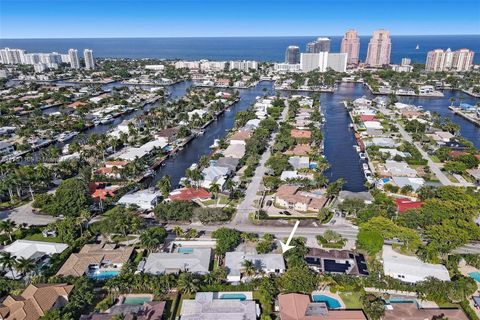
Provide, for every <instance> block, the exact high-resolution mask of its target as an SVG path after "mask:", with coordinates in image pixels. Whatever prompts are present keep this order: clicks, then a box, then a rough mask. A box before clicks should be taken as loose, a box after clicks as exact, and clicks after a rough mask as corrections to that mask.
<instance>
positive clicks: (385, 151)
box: [378, 148, 412, 159]
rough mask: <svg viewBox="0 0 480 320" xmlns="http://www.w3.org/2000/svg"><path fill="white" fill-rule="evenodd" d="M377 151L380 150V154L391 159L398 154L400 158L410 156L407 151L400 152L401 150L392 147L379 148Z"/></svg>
mask: <svg viewBox="0 0 480 320" xmlns="http://www.w3.org/2000/svg"><path fill="white" fill-rule="evenodd" d="M378 152H380V153H382V154H387V155H389V158H390V159H393V158H394V157H396V156H399V157H402V158H408V157H411V156H412V155H411V154H410V153H408V152H402V151H399V150H397V149H393V148H380V149H378Z"/></svg>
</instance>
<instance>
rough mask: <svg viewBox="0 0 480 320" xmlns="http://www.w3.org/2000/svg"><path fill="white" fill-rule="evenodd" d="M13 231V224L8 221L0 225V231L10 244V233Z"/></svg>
mask: <svg viewBox="0 0 480 320" xmlns="http://www.w3.org/2000/svg"><path fill="white" fill-rule="evenodd" d="M14 229H15V222H13V221H12V220H10V219H7V220H4V221H2V222H1V223H0V231H1V232H5V233H6V234H7V235H8V238H9V239H10V242H12V241H13V239H12V232H13V230H14Z"/></svg>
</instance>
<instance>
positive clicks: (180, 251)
mask: <svg viewBox="0 0 480 320" xmlns="http://www.w3.org/2000/svg"><path fill="white" fill-rule="evenodd" d="M177 251H178V253H192V252H193V248H178V250H177Z"/></svg>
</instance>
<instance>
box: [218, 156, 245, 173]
mask: <svg viewBox="0 0 480 320" xmlns="http://www.w3.org/2000/svg"><path fill="white" fill-rule="evenodd" d="M230 155H231V156H233V154H230ZM212 162H213V164H214V165H216V166H217V167H225V168H228V169H230V171H232V172H233V171H237V167H238V164H239V162H240V158H234V157H221V158H218V160H215V161H212Z"/></svg>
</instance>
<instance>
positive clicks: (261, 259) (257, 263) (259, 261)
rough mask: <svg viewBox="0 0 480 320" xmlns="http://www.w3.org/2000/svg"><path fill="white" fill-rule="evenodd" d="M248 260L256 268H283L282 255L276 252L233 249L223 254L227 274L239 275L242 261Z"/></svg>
mask: <svg viewBox="0 0 480 320" xmlns="http://www.w3.org/2000/svg"><path fill="white" fill-rule="evenodd" d="M245 260H249V261H251V262H252V263H253V266H254V267H255V268H256V269H257V270H285V261H284V260H283V255H281V254H277V253H267V254H245V253H244V252H239V251H234V252H227V253H226V254H225V267H226V268H227V271H228V275H229V276H239V275H240V274H241V270H242V268H243V266H242V263H243V261H245Z"/></svg>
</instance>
